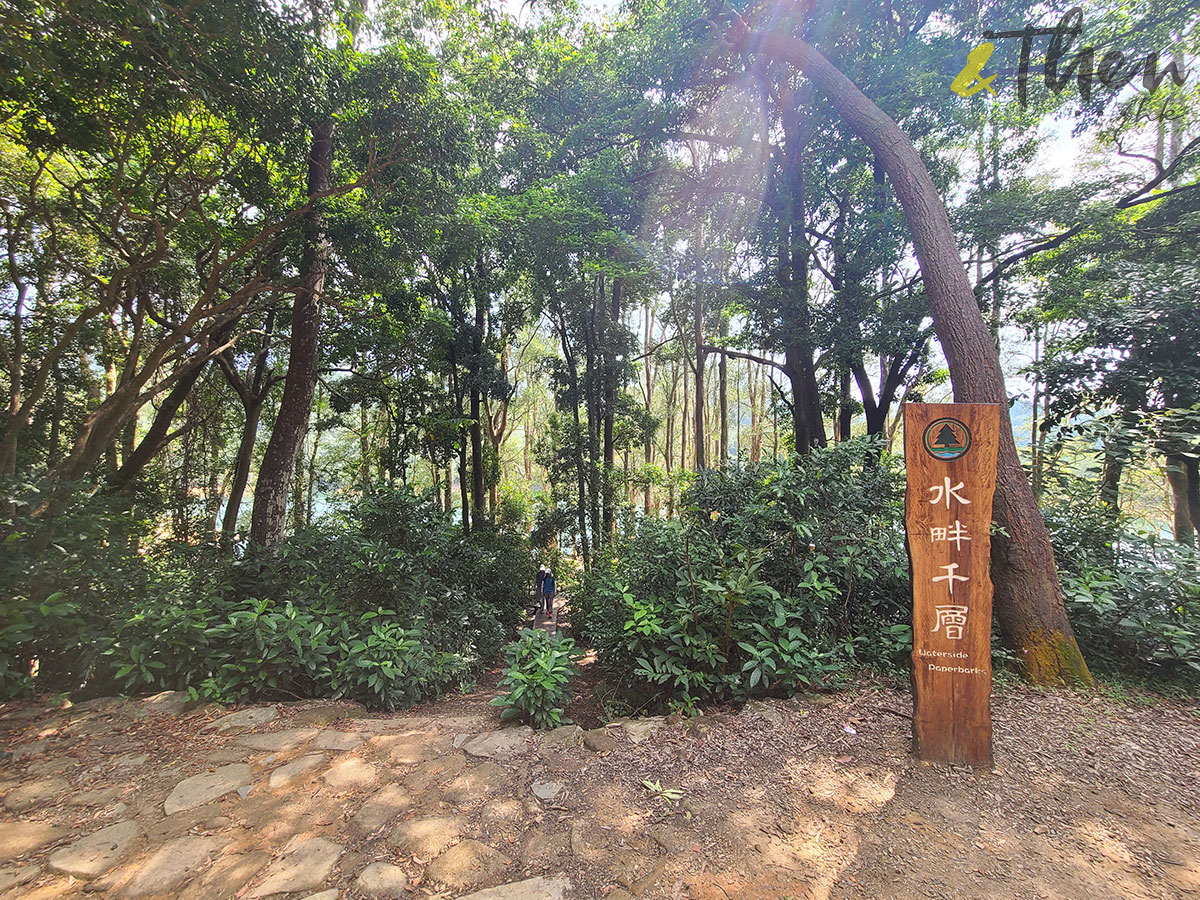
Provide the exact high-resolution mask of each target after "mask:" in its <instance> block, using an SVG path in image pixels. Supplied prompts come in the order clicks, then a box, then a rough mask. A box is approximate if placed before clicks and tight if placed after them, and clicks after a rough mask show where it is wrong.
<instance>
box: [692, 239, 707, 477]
mask: <svg viewBox="0 0 1200 900" xmlns="http://www.w3.org/2000/svg"><path fill="white" fill-rule="evenodd" d="M698 252H699V248H698V247H697V253H698ZM694 315H695V321H694V323H693V332H694V337H695V340H696V413H695V416H696V422H695V428H696V435H695V439H694V440H693V441H692V443H693V444H695V453H696V471H697V472H699V471H700V470H702V469H704V468H705V465H704V405H705V403H706V399H705V397H706V395H705V393H704V359H705V353H704V301H703V299H702V294H701V288H700V280H699V279H698V278H697V280H696V308H695V313H694Z"/></svg>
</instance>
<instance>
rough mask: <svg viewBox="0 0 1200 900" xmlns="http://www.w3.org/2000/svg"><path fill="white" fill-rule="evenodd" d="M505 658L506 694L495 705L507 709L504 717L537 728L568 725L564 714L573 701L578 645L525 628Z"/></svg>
mask: <svg viewBox="0 0 1200 900" xmlns="http://www.w3.org/2000/svg"><path fill="white" fill-rule="evenodd" d="M505 656H506V658H507V661H508V668H506V669H505V671H504V677H503V678H501V679H500V690H501V691H503V692H504V693H502V694H501V695H500V696H499V697H494V698H492V701H491V703H492V705H493V706H499V707H501V708H502V709H503V712H501V714H500V717H501V718H502V719H509V718H514V717H518V718H521V719H523V720H525V721H527V722H529V723H530V724H531V725H533V727H534V728H557V727H558V726H559V725H565V724H567V718H566V716H565V714H564V712H563V710H564V709H566V706H567V704H568V703H569V702H570V700H571V692H570V681H571V678H572V677H573V676H574V675H575V672H576V666H575V659H576V657H577V656H578V653H577V652H576V649H575V642H574V641H573V640H571V639H570V638H568V637H564V636H563V635H562V634H550V633H549V632H546V631H543V630H541V629H540V628H539V629H534V628H522V629H521V635H520V638H519V639H518V640H516V641H514V642H513V643H511V644H509V645H508V648H507V650H506V651H505Z"/></svg>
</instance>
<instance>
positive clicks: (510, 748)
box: [462, 725, 533, 759]
mask: <svg viewBox="0 0 1200 900" xmlns="http://www.w3.org/2000/svg"><path fill="white" fill-rule="evenodd" d="M532 737H533V729H532V728H530V727H529V726H528V725H522V726H520V727H519V728H505V729H502V730H500V731H490V732H488V733H487V734H480V735H477V736H476V737H473V738H471V739H470V740H469V741H467V742H466V743H464V744H463V745H462V749H463V751H464V752H465V753H466V754H467V755H468V756H477V757H481V758H484V759H509V758H510V757H513V756H516V755H517V753H519V752H520V751H521V750H523V749H524V748H525V744H526V743H527V742H528V741H529V739H530V738H532Z"/></svg>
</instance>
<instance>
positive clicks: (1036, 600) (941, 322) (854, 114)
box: [730, 25, 1092, 684]
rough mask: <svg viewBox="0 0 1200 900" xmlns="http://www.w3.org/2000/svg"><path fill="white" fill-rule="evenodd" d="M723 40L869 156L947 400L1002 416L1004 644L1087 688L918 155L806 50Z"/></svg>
mask: <svg viewBox="0 0 1200 900" xmlns="http://www.w3.org/2000/svg"><path fill="white" fill-rule="evenodd" d="M730 38H731V40H732V42H733V44H734V46H735V47H740V48H741V49H743V50H745V51H749V52H752V53H760V54H763V55H766V56H768V57H771V58H773V59H777V60H780V61H783V62H787V63H789V64H791V65H794V66H796V67H798V68H799V69H801V70H802V71H803V72H804V74H805V75H806V76H808V77H809V78H810V79H811V80H812V81H813V83H814V84H815V85H816V86H817V88H818V89H820V90H821V92H822V93H824V94H825V96H826V97H827V98H828V99H829V101H830V102H831V103H832V104H833V106H834V107H835V108H836V109H837V111H838V113H839V114H840V115H841V116H842V118H843V120H844V121H845V122H846V124H847V125H849V127H850V128H851V129H852V130H853V131H854V132H855V133H856V134H858V136H859V137H860V138H862V139H863V141H865V142H866V143H867V144H868V145H869V146H870V147H871V149H872V150H874V151H875V153H876V154H877V155H878V157H879V160H880V162H881V164H882V165H883V167H884V170H885V171H886V172H887V175H888V177H889V178H890V179H891V181H892V185H893V187H894V188H895V191H896V196H897V198H898V199H899V200H900V204H901V206H902V207H903V209H904V215H905V218H906V219H907V221H908V225H909V229H910V230H911V232H912V238H913V248H914V251H915V253H916V256H917V260H918V262H919V264H920V267H921V274H922V277H923V280H924V284H925V290H926V292H927V294H928V296H929V301H930V306H931V308H932V311H933V322H934V329H935V331H936V332H937V335H938V338H939V340H940V342H941V345H942V349H943V351H944V353H945V354H946V360H947V362H948V364H949V368H950V375H951V379H952V381H953V384H954V397H955V400H956V401H958V402H960V403H996V404H1000V406H1001V409H1002V413H1003V414H1002V417H1001V418H1002V426H1001V433H1000V452H999V461H998V466H997V468H998V472H997V486H996V496H995V502H994V518H995V520H996V522H997V523H998V524H999V525H1000V526H1001V528H1002V529H1003V530H1002V531H1001V532H998V533H997V534H996V535H995V536H994V537H993V538H992V573H993V580H994V582H995V589H996V604H995V608H996V617H997V619H998V620H999V623H1000V628H1001V631H1002V633H1003V635H1004V638H1005V642H1006V643H1007V644H1008V646H1009V647H1011V648H1013V649H1014V650H1015V651H1016V652H1017V653H1018V654H1019V657H1018V658H1019V659H1020V660H1021V662H1022V664H1023V667H1024V669H1025V672H1026V674H1027V675H1028V676H1029V678H1030V679H1032V680H1033V681H1034V682H1036V683H1039V684H1053V683H1060V682H1074V681H1077V682H1083V683H1091V680H1092V679H1091V674H1090V673H1089V672H1088V669H1087V665H1086V663H1085V662H1084V660H1083V656H1082V655H1081V654H1080V652H1079V647H1078V645H1077V643H1076V641H1075V637H1074V634H1073V633H1072V631H1071V624H1070V622H1069V621H1068V620H1067V615H1066V609H1065V607H1064V604H1063V596H1062V587H1061V585H1060V583H1059V580H1058V571H1057V569H1056V567H1055V564H1054V551H1053V549H1052V547H1051V545H1050V535H1049V533H1048V532H1047V530H1046V523H1045V521H1044V520H1043V519H1042V515H1041V511H1040V510H1039V509H1038V506H1037V501H1036V499H1035V498H1034V496H1033V491H1032V489H1031V488H1030V485H1029V479H1028V478H1027V477H1026V475H1025V472H1024V470H1023V469H1022V468H1021V463H1020V459H1019V458H1018V456H1017V448H1016V443H1015V441H1014V440H1013V431H1012V423H1011V421H1010V419H1009V416H1008V393H1007V391H1006V389H1005V384H1004V375H1003V371H1002V370H1001V368H1000V359H999V355H998V353H997V352H996V345H995V343H994V342H993V341H992V336H991V333H990V332H989V330H988V327H987V323H986V322H984V320H983V316H982V315H981V314H980V311H979V306H978V304H977V303H976V300H975V294H974V291H973V290H972V288H971V284H970V282H969V281H968V280H967V275H966V272H965V271H964V270H963V267H962V262H961V260H960V257H959V252H958V247H957V244H956V242H955V238H954V232H953V230H952V229H951V227H950V219H949V216H948V215H947V213H946V207H945V204H944V203H943V202H942V199H941V197H940V196H939V195H938V192H937V188H936V187H935V186H934V184H933V181H932V179H931V178H930V176H929V172H928V170H927V169H926V168H925V165H924V163H923V162H922V160H921V157H920V154H919V153H918V152H917V150H916V148H915V147H914V146H913V143H912V141H911V140H909V138H908V136H907V135H905V134H904V132H903V131H901V130H900V128H899V127H898V126H897V125H896V123H895V122H893V121H892V120H891V119H890V118H889V117H888V116H887V115H886V114H885V113H883V111H882V110H880V109H879V107H878V106H876V105H875V104H874V103H872V102H871V100H869V99H868V98H867V97H866V95H864V94H863V93H862V91H860V90H859V89H858V87H857V86H855V85H854V84H853V83H852V82H851V81H850V80H849V79H848V78H846V76H845V75H843V74H842V73H841V72H840V71H838V69H837V68H836V67H835V66H833V65H832V64H831V63H830V62H829V61H828V60H827V59H825V57H823V56H822V55H821V54H820V53H818V52H817V51H816V50H814V49H813V48H812V47H811V46H809V45H808V44H806V43H804V42H803V41H799V40H796V39H794V38H791V37H788V36H786V35H782V34H772V33H767V32H749V31H748V30H747V29H745V26H744V25H741V26H735V27H734V28H733V29H732V30H731V34H730Z"/></svg>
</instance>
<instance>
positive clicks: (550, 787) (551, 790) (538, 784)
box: [529, 781, 566, 800]
mask: <svg viewBox="0 0 1200 900" xmlns="http://www.w3.org/2000/svg"><path fill="white" fill-rule="evenodd" d="M564 787H566V785H564V784H563V783H562V782H561V781H535V782H534V783H533V784H531V785H530V786H529V790H531V791H532V792H533V796H535V797H537V798H538V799H539V800H553V799H554V798H555V797H557V796H558V795H559V794H561V793H562V791H563V788H564Z"/></svg>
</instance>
